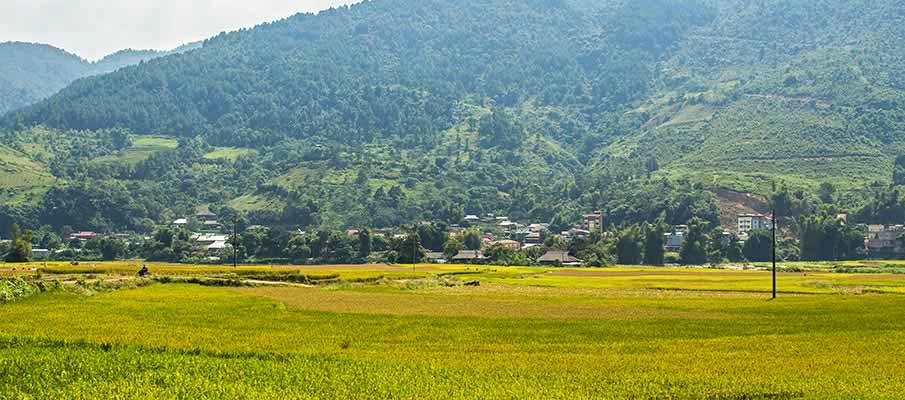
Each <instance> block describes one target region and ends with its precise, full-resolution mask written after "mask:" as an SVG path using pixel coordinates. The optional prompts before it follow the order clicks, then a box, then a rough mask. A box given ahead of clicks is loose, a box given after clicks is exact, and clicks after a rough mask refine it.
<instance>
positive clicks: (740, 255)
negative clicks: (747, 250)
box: [726, 234, 745, 262]
mask: <svg viewBox="0 0 905 400" xmlns="http://www.w3.org/2000/svg"><path fill="white" fill-rule="evenodd" d="M726 259H727V260H729V261H730V262H741V261H744V259H745V255H744V252H743V250H742V244H741V241H740V240H739V238H738V235H735V234H733V235H732V236H731V237H729V246H727V247H726Z"/></svg>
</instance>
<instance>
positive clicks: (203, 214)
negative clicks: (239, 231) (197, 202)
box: [195, 210, 217, 221]
mask: <svg viewBox="0 0 905 400" xmlns="http://www.w3.org/2000/svg"><path fill="white" fill-rule="evenodd" d="M216 217H217V214H214V213H212V212H210V211H209V210H208V211H199V212H198V213H196V214H195V218H197V219H199V220H201V221H209V220H212V219H214V218H216Z"/></svg>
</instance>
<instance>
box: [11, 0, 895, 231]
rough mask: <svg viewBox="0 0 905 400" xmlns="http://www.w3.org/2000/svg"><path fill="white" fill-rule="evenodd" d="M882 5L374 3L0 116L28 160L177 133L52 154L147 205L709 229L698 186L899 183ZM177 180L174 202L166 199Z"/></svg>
mask: <svg viewBox="0 0 905 400" xmlns="http://www.w3.org/2000/svg"><path fill="white" fill-rule="evenodd" d="M885 3H887V5H888V6H889V7H888V8H887V9H882V8H878V7H873V4H868V3H862V2H845V1H842V0H818V1H816V2H809V3H807V4H805V3H800V2H794V1H788V0H765V1H761V2H757V3H751V2H744V1H739V0H700V1H695V0H642V1H621V0H609V1H600V2H597V1H594V2H592V1H586V0H534V1H529V2H510V1H503V0H479V1H474V2H468V3H467V4H459V3H455V2H451V1H447V0H427V1H421V2H414V1H410V0H380V1H372V2H365V3H362V4H358V5H355V6H351V7H341V8H337V9H333V10H328V11H324V12H321V13H319V14H299V15H296V16H293V17H290V18H287V19H284V20H281V21H277V22H274V23H268V24H263V25H260V26H258V27H255V28H254V29H247V30H241V31H237V32H232V33H228V34H221V35H218V36H216V37H214V38H211V39H208V40H206V41H205V42H204V45H203V47H202V48H201V49H200V50H198V51H194V52H190V53H184V54H180V55H175V56H172V57H166V58H159V59H156V60H153V61H150V62H147V63H144V64H143V65H141V66H139V67H134V68H128V69H124V70H119V71H117V72H115V73H112V74H108V75H104V76H101V77H94V78H88V79H83V80H79V81H78V82H75V83H74V84H72V85H70V86H69V87H67V88H66V89H64V90H63V91H61V92H60V93H59V94H57V95H55V96H53V97H51V98H49V99H47V100H44V101H42V102H39V103H37V104H35V105H33V106H30V107H27V108H25V109H23V110H19V111H16V112H13V113H11V114H9V115H8V116H7V117H5V118H4V119H3V124H4V125H5V126H7V129H8V130H12V131H13V133H11V135H12V136H14V137H15V139H14V140H13V142H14V145H16V146H19V147H18V148H20V151H23V152H25V153H28V151H27V150H28V149H26V148H25V147H28V146H29V145H30V143H29V140H38V139H30V138H33V137H45V136H46V135H51V136H53V135H57V136H60V135H70V136H73V137H82V136H84V137H85V140H87V141H89V142H91V143H94V142H93V141H95V140H98V139H97V138H98V137H101V136H103V135H107V134H109V132H123V131H125V132H126V133H125V134H126V135H127V136H133V137H141V135H164V136H168V137H170V138H172V139H171V140H173V141H179V149H175V150H168V151H161V152H160V153H159V154H157V153H155V154H151V155H150V157H149V158H147V159H142V160H139V161H138V164H134V165H131V164H130V165H125V164H124V165H117V164H116V163H114V164H110V163H106V162H105V163H104V164H103V165H104V166H103V168H101V167H99V166H98V163H97V162H94V161H93V160H92V159H93V157H91V156H84V157H71V156H69V157H66V156H60V155H58V156H54V157H56V158H54V160H55V161H54V162H56V164H57V165H67V167H66V168H62V169H59V170H58V172H59V175H57V176H58V177H59V178H61V179H63V180H66V181H67V182H75V181H78V180H80V179H85V180H88V181H104V182H115V183H117V184H121V185H124V187H125V189H124V190H126V191H127V192H132V193H139V192H142V191H146V190H151V189H149V188H154V189H153V191H154V192H155V193H157V195H158V196H160V197H161V198H166V199H167V200H166V201H167V202H168V203H170V204H172V206H171V207H159V205H145V206H143V208H144V209H158V208H159V209H161V210H165V209H168V210H169V212H176V213H179V212H184V210H189V209H191V208H192V207H194V206H197V205H199V204H204V205H208V206H210V205H213V206H214V207H221V208H223V209H229V208H235V209H240V210H241V211H245V212H248V213H255V215H257V216H258V217H259V219H260V220H262V221H270V222H275V223H287V224H293V223H297V224H300V225H306V224H329V225H333V226H355V225H356V224H357V223H356V222H355V221H359V222H358V223H360V224H368V225H375V226H388V225H393V224H400V223H403V222H405V221H408V220H413V219H435V218H439V219H444V220H448V221H450V222H453V221H455V220H456V218H455V216H456V215H459V214H461V213H462V212H466V211H467V212H469V213H480V212H494V213H498V214H509V215H510V216H512V217H514V218H515V217H517V218H520V219H526V220H527V219H532V220H542V221H558V222H563V223H564V222H565V221H570V220H574V219H575V218H577V216H578V215H580V214H581V213H582V212H585V211H587V210H590V209H609V210H611V212H612V214H611V215H613V217H614V219H615V220H616V221H627V222H637V221H640V220H654V219H656V218H657V217H658V216H659V215H660V214H661V213H664V212H665V213H666V214H667V216H668V218H669V219H670V220H671V221H673V222H674V223H684V222H685V221H683V219H685V220H686V221H687V217H688V216H689V215H690V212H689V210H690V209H693V210H695V212H696V213H700V214H701V215H705V216H707V218H710V219H711V220H716V219H717V218H714V214H715V213H714V211H713V210H714V209H715V208H716V207H715V206H714V204H713V202H714V198H713V196H710V195H708V194H707V191H708V190H716V189H729V190H737V191H743V192H753V193H758V194H761V195H767V194H769V193H770V192H771V191H772V187H773V186H777V185H778V186H779V187H790V188H791V189H792V190H799V191H803V192H811V193H813V192H814V191H816V189H817V187H818V186H820V185H821V184H823V183H832V184H834V185H837V186H839V187H840V188H841V189H845V190H847V191H851V193H852V196H857V194H856V192H857V191H858V190H861V189H862V188H864V187H865V186H866V185H868V184H870V183H872V182H874V181H877V182H889V181H890V178H891V177H892V167H893V160H894V159H895V158H896V156H897V155H898V154H900V153H903V152H905V122H903V121H905V118H903V116H905V87H903V81H902V78H901V77H902V76H903V73H905V49H903V48H902V47H903V45H902V44H901V43H902V41H901V40H896V39H903V38H905V29H903V26H905V24H902V23H900V22H905V20H903V19H905V13H902V12H901V11H902V9H903V8H905V5H903V3H902V2H901V1H898V0H893V1H888V2H885ZM890 10H891V11H890ZM30 132H43V133H41V134H39V135H37V136H30V135H31V133H30ZM47 132H56V133H47ZM105 132H106V133H105ZM120 134H122V133H120ZM137 134H141V135H137ZM80 135H81V136H80ZM40 140H44V139H40ZM16 143H18V144H16ZM73 146H75V144H73ZM211 147H213V148H216V149H218V150H217V152H216V153H211ZM101 152H102V153H103V155H104V157H107V158H108V159H109V157H113V158H114V159H116V157H120V158H122V159H130V160H135V158H134V157H132V158H130V157H131V156H130V155H129V154H130V153H129V152H130V150H129V149H128V148H120V149H102V151H101ZM117 154H119V156H117ZM177 154H179V155H180V156H181V157H188V158H186V159H183V160H177V159H175V158H174V157H176V155H177ZM205 154H235V157H232V158H230V159H217V158H216V157H214V156H208V157H207V158H204V157H205ZM167 162H169V163H170V164H169V165H167V164H166V163H167ZM131 168H135V170H132V169H131ZM238 171H244V172H246V173H247V174H246V175H245V176H241V177H239V176H237V177H235V178H233V179H234V182H231V181H230V179H229V178H228V176H229V174H235V173H238ZM184 182H194V183H193V185H194V186H192V189H193V190H192V191H189V194H185V193H182V194H179V193H175V192H168V191H167V190H166V189H165V188H167V187H180V186H183V184H184ZM201 182H204V183H201ZM198 185H202V186H201V187H199V186H198ZM203 185H212V187H204V186H203ZM657 188H660V189H662V190H666V192H664V193H657V192H656V190H657ZM68 190H71V189H68ZM117 190H119V189H117ZM390 191H392V192H393V195H392V196H389V195H388V193H389V192H390ZM683 191H685V192H687V193H686V194H687V196H688V198H686V199H685V200H683V201H686V203H681V202H680V205H679V206H676V205H675V201H676V199H678V198H682V196H683V194H682V193H680V192H683ZM51 193H52V194H53V193H54V192H51ZM643 196H650V197H651V198H652V199H654V200H652V201H649V203H650V204H643V203H645V202H646V201H647V200H643ZM803 196H804V194H803ZM852 201H859V200H857V199H855V200H852ZM44 202H45V203H46V202H47V200H46V197H45V200H44ZM394 202H395V204H396V205H395V208H394V206H391V205H392V204H394ZM37 207H38V209H41V207H43V208H44V209H46V208H47V207H48V204H41V205H38V206H37ZM394 211H395V212H396V214H397V215H393V212H394ZM37 212H38V213H39V214H40V213H41V212H42V211H37ZM143 215H146V216H147V218H150V219H160V218H163V217H160V216H159V215H156V212H144V213H143ZM298 221H305V222H304V223H300V222H298Z"/></svg>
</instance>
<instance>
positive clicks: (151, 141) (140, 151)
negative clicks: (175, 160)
mask: <svg viewBox="0 0 905 400" xmlns="http://www.w3.org/2000/svg"><path fill="white" fill-rule="evenodd" d="M178 146H179V141H177V140H176V139H174V138H171V137H167V136H137V137H135V138H134V139H133V141H132V146H131V147H129V148H128V149H127V150H126V151H124V152H122V153H121V154H118V155H114V156H107V157H100V158H97V159H95V160H94V161H93V162H95V163H123V164H129V165H135V164H138V163H139V162H141V161H144V160H147V159H148V158H149V157H151V154H154V153H157V152H160V151H167V150H174V149H176V148H177V147H178Z"/></svg>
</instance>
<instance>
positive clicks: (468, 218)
mask: <svg viewBox="0 0 905 400" xmlns="http://www.w3.org/2000/svg"><path fill="white" fill-rule="evenodd" d="M480 220H481V218H480V217H478V216H477V215H473V214H469V215H466V216H465V221H466V222H479V221H480Z"/></svg>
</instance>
